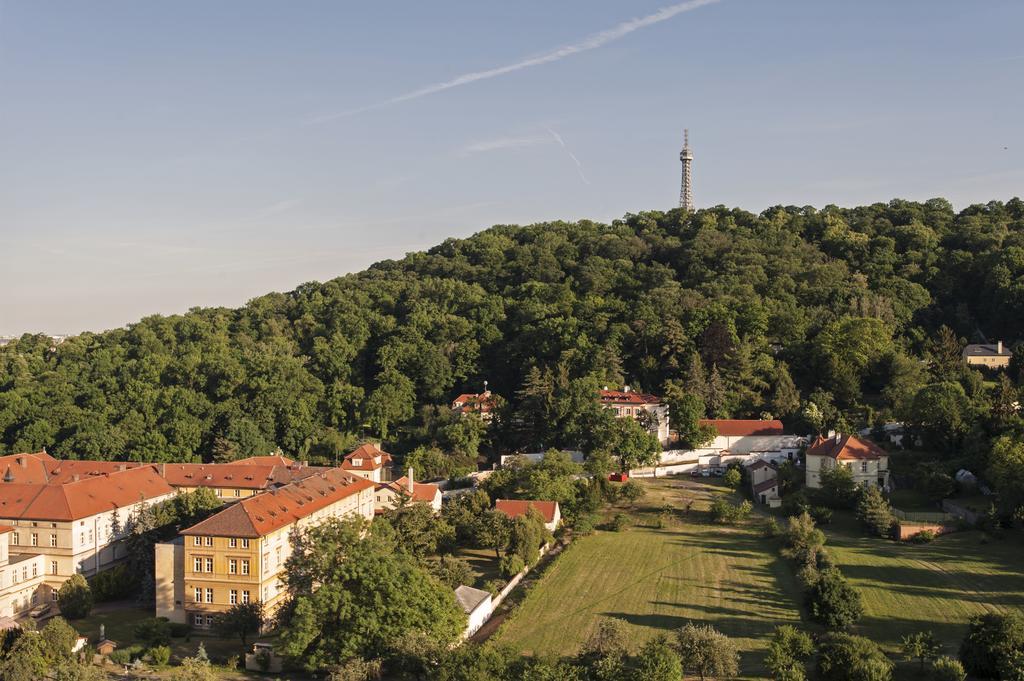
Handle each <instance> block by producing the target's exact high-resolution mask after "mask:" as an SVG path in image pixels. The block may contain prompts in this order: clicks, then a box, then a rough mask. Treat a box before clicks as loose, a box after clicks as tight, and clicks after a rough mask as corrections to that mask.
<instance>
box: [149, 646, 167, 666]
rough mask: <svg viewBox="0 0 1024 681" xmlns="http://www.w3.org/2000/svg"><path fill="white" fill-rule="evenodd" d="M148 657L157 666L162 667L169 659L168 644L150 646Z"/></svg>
mask: <svg viewBox="0 0 1024 681" xmlns="http://www.w3.org/2000/svg"><path fill="white" fill-rule="evenodd" d="M149 659H150V661H151V662H152V663H153V664H155V665H157V666H158V667H163V666H164V665H166V664H167V663H168V662H170V661H171V649H170V648H169V647H168V646H155V647H153V648H150V649H149Z"/></svg>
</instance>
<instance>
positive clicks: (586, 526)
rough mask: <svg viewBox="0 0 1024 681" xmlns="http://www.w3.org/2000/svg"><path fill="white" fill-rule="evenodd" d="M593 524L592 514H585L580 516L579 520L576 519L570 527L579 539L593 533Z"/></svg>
mask: <svg viewBox="0 0 1024 681" xmlns="http://www.w3.org/2000/svg"><path fill="white" fill-rule="evenodd" d="M595 524H596V523H595V522H594V514H593V513H587V514H584V515H581V516H580V517H579V518H577V519H576V523H575V524H574V525H573V526H572V531H573V533H574V534H578V535H579V536H581V537H585V536H587V535H588V534H593V533H594V526H595Z"/></svg>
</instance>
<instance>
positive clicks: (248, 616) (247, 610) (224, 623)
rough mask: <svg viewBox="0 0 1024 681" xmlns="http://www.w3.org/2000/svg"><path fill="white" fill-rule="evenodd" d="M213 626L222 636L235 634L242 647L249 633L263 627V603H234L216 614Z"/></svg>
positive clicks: (257, 631) (228, 636)
mask: <svg viewBox="0 0 1024 681" xmlns="http://www.w3.org/2000/svg"><path fill="white" fill-rule="evenodd" d="M215 626H216V627H217V631H218V632H220V635H221V636H223V637H224V638H233V637H235V636H237V637H238V638H239V639H240V640H241V641H242V647H243V648H244V647H245V645H246V640H247V639H248V638H249V635H250V634H258V633H259V632H260V630H261V629H262V628H263V604H262V603H261V602H260V601H249V602H248V603H236V604H235V605H233V606H231V607H230V608H228V609H227V610H226V611H224V612H223V613H221V614H219V615H217V619H216V620H215Z"/></svg>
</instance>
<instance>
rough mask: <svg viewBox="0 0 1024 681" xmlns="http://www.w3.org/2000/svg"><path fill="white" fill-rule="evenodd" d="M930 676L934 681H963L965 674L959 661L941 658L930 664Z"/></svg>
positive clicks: (945, 657)
mask: <svg viewBox="0 0 1024 681" xmlns="http://www.w3.org/2000/svg"><path fill="white" fill-rule="evenodd" d="M931 676H932V678H933V679H934V680H935V681H964V680H965V679H966V678H967V672H965V671H964V666H963V665H962V664H960V660H956V659H954V658H952V657H947V656H943V657H940V658H938V659H937V660H935V661H934V662H932V674H931Z"/></svg>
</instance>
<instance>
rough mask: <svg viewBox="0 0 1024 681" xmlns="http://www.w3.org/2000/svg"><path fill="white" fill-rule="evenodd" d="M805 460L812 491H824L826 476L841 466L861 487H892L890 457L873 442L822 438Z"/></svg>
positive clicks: (830, 437)
mask: <svg viewBox="0 0 1024 681" xmlns="http://www.w3.org/2000/svg"><path fill="white" fill-rule="evenodd" d="M804 457H805V460H806V470H807V486H808V487H812V488H819V487H821V476H822V474H823V473H825V471H828V470H831V469H833V468H836V467H838V466H845V467H846V468H847V470H849V471H850V473H851V474H852V475H853V481H854V482H855V483H857V484H858V485H863V486H875V487H882V488H888V486H889V454H888V453H887V452H886V451H885V450H884V449H882V448H881V447H879V446H878V445H876V444H875V443H874V442H871V441H870V440H864V439H861V438H859V437H857V436H855V435H842V434H840V433H836V434H833V435H829V436H828V437H821V436H819V437H818V438H816V439H815V440H814V442H812V443H811V444H810V446H809V447H808V448H807V451H806V452H805V453H804Z"/></svg>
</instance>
